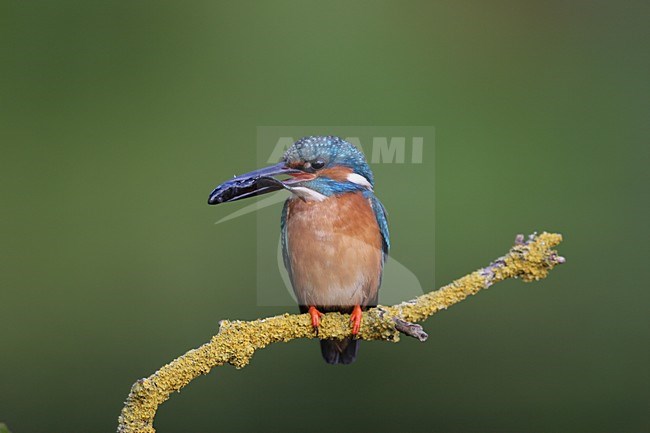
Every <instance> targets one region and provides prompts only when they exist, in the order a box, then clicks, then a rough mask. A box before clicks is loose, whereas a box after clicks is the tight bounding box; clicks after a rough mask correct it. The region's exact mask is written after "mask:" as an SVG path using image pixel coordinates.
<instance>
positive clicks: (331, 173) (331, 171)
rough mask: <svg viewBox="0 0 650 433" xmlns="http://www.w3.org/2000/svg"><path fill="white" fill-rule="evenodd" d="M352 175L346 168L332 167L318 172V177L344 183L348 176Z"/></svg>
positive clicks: (350, 170) (349, 169)
mask: <svg viewBox="0 0 650 433" xmlns="http://www.w3.org/2000/svg"><path fill="white" fill-rule="evenodd" d="M351 173H352V169H351V168H348V167H341V166H339V167H332V168H326V169H325V170H321V171H319V172H318V176H324V177H329V178H330V179H333V180H336V181H339V182H345V181H346V180H347V179H348V175H349V174H351Z"/></svg>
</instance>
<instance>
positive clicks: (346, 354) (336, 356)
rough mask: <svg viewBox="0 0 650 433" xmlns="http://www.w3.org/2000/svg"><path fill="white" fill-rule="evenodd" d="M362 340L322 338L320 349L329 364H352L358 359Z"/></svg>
mask: <svg viewBox="0 0 650 433" xmlns="http://www.w3.org/2000/svg"><path fill="white" fill-rule="evenodd" d="M359 342H360V340H356V339H352V338H344V339H343V340H321V341H320V351H321V353H322V355H323V359H324V360H325V362H327V363H328V364H352V363H353V362H354V360H355V359H357V351H358V350H359Z"/></svg>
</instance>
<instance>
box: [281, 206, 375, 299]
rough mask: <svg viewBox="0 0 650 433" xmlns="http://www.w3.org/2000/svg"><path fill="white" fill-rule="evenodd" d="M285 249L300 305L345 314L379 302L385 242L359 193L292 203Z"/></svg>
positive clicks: (288, 216) (371, 213)
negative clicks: (286, 249) (338, 311)
mask: <svg viewBox="0 0 650 433" xmlns="http://www.w3.org/2000/svg"><path fill="white" fill-rule="evenodd" d="M287 246H288V249H289V252H290V266H291V274H292V282H293V286H294V287H293V289H294V292H295V293H296V296H297V298H298V301H299V302H300V304H301V305H305V306H307V305H313V306H316V307H320V308H322V309H323V310H325V311H328V310H340V311H347V310H349V309H351V308H352V307H353V306H354V305H361V306H368V305H375V304H376V302H377V292H378V290H379V283H380V280H381V272H382V250H381V248H382V240H381V234H380V232H379V226H378V225H377V220H376V218H375V215H374V213H373V211H372V208H371V206H370V203H369V202H368V200H367V199H366V198H364V197H363V196H362V195H361V194H359V193H348V194H344V195H340V196H333V197H329V198H327V199H326V200H323V201H302V200H300V199H298V198H293V199H291V201H290V202H289V207H288V212H287Z"/></svg>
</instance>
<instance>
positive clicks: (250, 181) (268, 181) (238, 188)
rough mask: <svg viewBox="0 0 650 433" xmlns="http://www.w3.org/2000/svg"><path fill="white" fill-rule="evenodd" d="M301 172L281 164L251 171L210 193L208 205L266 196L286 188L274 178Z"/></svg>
mask: <svg viewBox="0 0 650 433" xmlns="http://www.w3.org/2000/svg"><path fill="white" fill-rule="evenodd" d="M298 172H300V170H296V169H294V168H290V167H287V166H286V165H285V163H284V162H281V163H279V164H276V165H272V166H270V167H265V168H261V169H259V170H255V171H251V172H250V173H246V174H242V175H241V176H236V177H235V178H234V179H231V180H229V181H227V182H224V183H222V184H221V185H219V186H218V187H216V188H215V189H214V191H212V192H211V193H210V197H209V198H208V204H219V203H226V202H230V201H235V200H241V199H243V198H248V197H253V196H256V195H261V194H266V193H269V192H273V191H278V190H280V189H283V188H286V186H285V184H284V183H283V182H282V181H280V180H278V179H276V178H275V177H274V176H281V175H288V174H291V173H298Z"/></svg>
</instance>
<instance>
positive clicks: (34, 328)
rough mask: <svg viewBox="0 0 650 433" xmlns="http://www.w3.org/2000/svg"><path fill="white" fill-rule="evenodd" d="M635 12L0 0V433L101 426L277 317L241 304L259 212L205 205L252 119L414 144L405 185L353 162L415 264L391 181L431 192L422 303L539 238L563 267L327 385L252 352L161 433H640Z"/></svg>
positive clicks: (293, 356) (644, 303)
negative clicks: (191, 360) (371, 180)
mask: <svg viewBox="0 0 650 433" xmlns="http://www.w3.org/2000/svg"><path fill="white" fill-rule="evenodd" d="M649 12H650V11H649V8H648V6H647V2H611V1H610V2H601V1H573V2H535V3H533V2H517V1H487V2H478V1H476V2H465V1H449V2H435V3H434V2H424V1H420V2H415V1H412V2H386V1H365V2H349V1H330V2H287V1H282V2H261V1H259V2H227V3H226V2H213V1H186V2H180V1H175V2H172V1H156V2H154V1H122V2H119V1H76V2H75V1H33V2H19V1H6V0H5V1H2V2H0V50H1V51H0V52H1V56H2V57H1V64H0V142H1V143H2V153H1V155H0V176H1V180H2V182H1V184H0V190H1V191H2V213H1V215H2V216H1V222H2V223H1V225H0V233H1V239H0V267H1V273H0V275H1V276H0V278H1V280H0V282H1V290H0V314H1V317H2V319H1V324H2V326H1V329H0V421H4V422H6V423H7V424H8V425H9V427H10V428H11V429H12V431H13V432H14V433H16V432H25V433H26V432H47V431H69V432H81V431H113V430H114V429H115V427H116V423H117V416H118V414H119V411H120V409H121V407H122V402H123V400H124V399H125V397H126V395H127V393H128V391H129V388H130V386H131V384H132V383H133V382H134V381H135V380H136V379H138V378H140V377H143V376H147V375H149V374H151V373H153V372H154V371H155V370H156V369H157V368H159V367H160V366H161V365H163V364H164V363H166V362H168V361H170V360H171V359H173V358H174V357H176V356H178V355H180V354H182V353H184V352H185V351H186V350H188V349H190V348H192V347H196V346H198V345H200V344H202V343H203V342H205V341H207V340H208V339H209V337H210V336H211V335H212V334H213V333H215V332H216V330H217V322H218V320H220V319H224V318H239V319H253V318H257V317H262V316H267V315H272V314H277V313H281V312H284V311H286V308H279V307H278V308H272V307H260V306H258V305H257V302H256V293H255V285H256V275H255V272H254V270H251V267H254V262H251V257H254V256H253V254H255V249H256V231H255V224H256V217H255V215H248V216H246V217H243V218H239V219H236V220H233V221H230V222H228V223H224V224H219V225H214V222H215V221H216V220H218V219H219V218H221V217H223V216H225V215H226V214H228V213H229V212H231V211H232V210H235V209H237V208H239V207H242V206H244V204H243V203H242V204H233V205H232V206H231V207H223V208H222V207H218V208H212V207H209V206H207V204H206V199H207V194H208V193H209V191H210V190H211V189H212V188H213V187H214V186H215V185H216V183H218V182H219V181H221V180H223V179H225V178H228V177H229V176H231V175H232V174H234V173H238V172H243V171H246V170H249V169H251V168H253V167H252V166H251V164H252V161H254V160H255V153H256V147H255V140H256V128H257V126H259V125H433V126H435V128H436V148H435V170H431V172H430V173H428V174H426V175H424V176H423V177H422V179H421V181H417V179H412V178H411V179H408V180H400V178H393V177H392V176H391V171H390V170H391V168H390V167H389V166H378V167H376V169H375V171H376V173H375V174H376V177H377V184H378V187H377V192H378V194H379V196H380V197H381V198H382V200H383V201H384V203H385V204H386V206H387V208H388V209H389V212H390V216H391V230H392V236H393V243H394V245H393V251H394V254H395V255H396V256H399V257H400V261H401V262H402V263H404V262H406V263H405V264H407V265H408V266H410V267H411V268H412V269H413V270H414V271H415V272H416V273H419V274H426V271H427V269H425V267H426V266H427V264H428V263H431V261H432V260H433V257H430V256H431V255H432V253H431V251H432V248H433V247H432V246H431V245H430V244H429V242H428V241H427V239H430V238H432V233H424V234H423V233H420V232H419V231H418V230H415V229H414V227H417V225H414V224H412V223H411V221H412V220H413V218H417V215H414V213H413V212H412V211H411V209H415V210H416V211H417V206H414V203H417V201H420V202H427V203H431V201H433V200H434V190H433V189H434V188H426V187H423V188H419V189H417V190H413V189H412V188H404V187H403V185H407V184H412V183H413V182H416V183H418V182H421V184H422V185H431V184H432V183H431V177H435V185H436V186H435V205H436V214H435V229H436V231H435V246H434V248H435V281H436V282H437V283H438V285H442V284H444V283H446V282H448V281H451V280H452V279H454V278H456V277H459V276H462V275H464V274H465V273H466V272H468V271H471V270H473V269H475V268H477V267H480V266H483V265H485V264H486V263H488V262H489V261H490V260H491V259H493V258H495V257H497V256H498V255H500V254H502V253H503V252H504V251H506V249H507V248H508V247H509V245H510V243H511V241H512V240H513V238H514V235H515V234H516V233H520V232H522V233H528V232H532V231H533V230H550V231H558V232H561V233H563V234H564V235H565V242H564V243H563V244H562V246H561V248H560V251H561V253H562V255H564V256H566V257H567V259H568V263H567V264H566V265H565V266H563V267H560V268H558V269H556V270H555V271H553V272H552V274H551V275H550V277H549V278H548V279H547V280H544V281H541V282H538V283H534V284H530V285H524V284H523V283H522V282H520V281H508V282H505V283H502V284H499V285H498V286H495V287H494V288H493V289H491V290H489V291H486V292H483V293H480V294H479V295H478V296H476V297H474V298H472V299H469V300H467V301H466V302H463V303H462V304H460V305H457V306H455V307H454V308H452V309H450V310H448V311H445V312H443V313H441V314H439V315H436V316H435V317H434V318H432V319H431V320H429V321H427V322H426V323H425V327H426V328H427V330H428V331H429V333H430V339H429V341H428V342H427V343H424V344H421V343H418V342H415V341H409V340H404V341H402V342H401V343H400V344H398V345H391V344H387V343H378V342H372V343H364V344H363V345H362V348H361V352H360V358H359V360H358V362H357V363H355V364H354V365H352V366H349V367H343V368H333V367H330V366H328V365H326V364H325V363H323V362H322V361H321V359H320V355H319V351H318V348H317V344H316V343H315V342H314V341H297V342H292V343H290V344H286V345H275V346H272V347H269V348H268V349H266V350H263V351H261V352H259V353H258V354H256V355H255V357H254V359H253V361H252V364H251V365H250V366H248V367H247V368H246V369H244V370H241V371H238V370H235V369H234V368H230V367H224V368H220V369H218V370H216V371H214V372H213V373H211V374H210V375H208V376H205V377H202V378H200V379H198V380H196V381H195V382H193V383H192V384H191V385H190V386H189V387H187V388H186V389H185V390H183V392H182V394H180V395H174V396H172V398H171V399H170V400H169V401H168V402H167V403H165V404H164V405H163V406H162V407H161V409H160V412H159V415H158V416H157V418H156V427H157V428H158V431H160V432H171V431H184V432H205V431H217V430H219V431H232V432H248V431H279V430H283V431H305V430H310V431H312V432H325V431H362V432H363V431H375V432H394V431H409V432H421V431H436V432H485V431H493V432H504V431H509V432H614V431H615V432H642V431H646V432H647V431H649V430H650V427H649V419H648V412H647V411H648V404H649V400H650V398H649V387H650V383H649V382H650V381H649V369H648V365H649V364H650V362H649V361H650V359H649V349H648V347H649V345H648V343H649V337H650V326H649V325H650V323H649V321H648V301H649V295H648V279H647V259H648V254H647V253H648V251H647V239H648V236H647V235H648V231H647V220H646V219H647V211H648V200H647V183H648V175H647V165H648V164H647V158H648V150H647V149H648V114H649V110H648V108H649V107H648V100H649V98H648V97H649V92H648V73H649V68H648V58H649V56H648V49H647V41H648V38H649V36H650V35H649V34H648V33H649V32H648V30H647V17H648V13H649ZM332 133H336V131H333V132H332ZM431 150H432V149H425V151H426V152H428V151H431ZM401 173H406V174H405V175H406V176H408V172H401ZM418 176H421V173H420V174H418ZM278 212H279V211H278ZM274 224H275V222H274ZM433 226H434V224H431V230H432V231H433ZM269 254H275V251H270V252H269ZM422 256H426V257H424V258H422ZM409 260H411V261H412V263H409ZM270 278H271V277H270ZM270 281H273V282H275V281H279V280H277V277H276V276H273V277H272V279H271V280H270Z"/></svg>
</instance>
